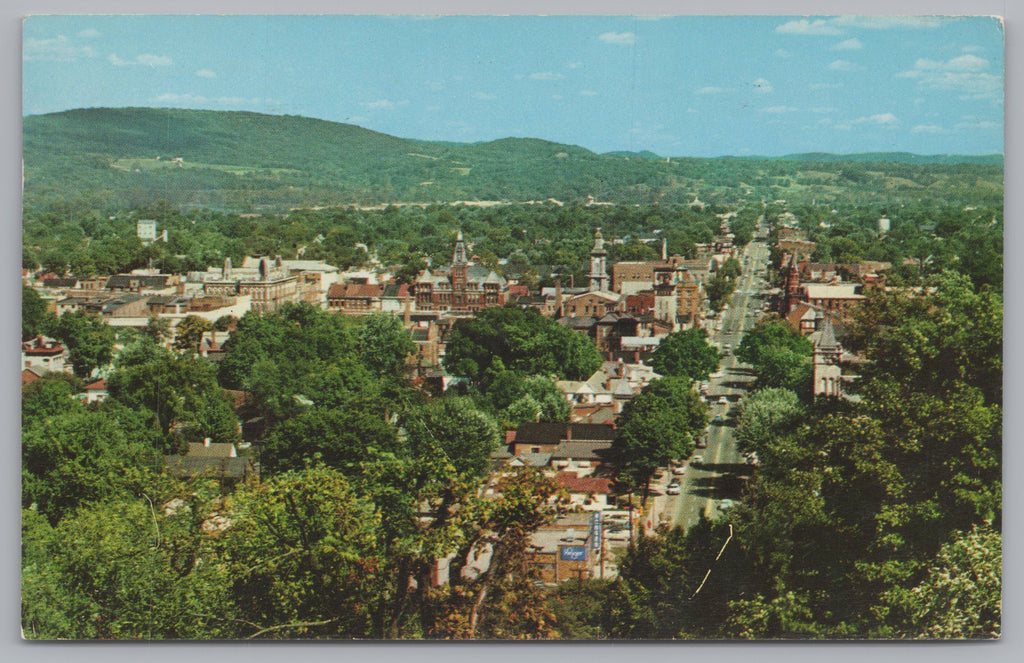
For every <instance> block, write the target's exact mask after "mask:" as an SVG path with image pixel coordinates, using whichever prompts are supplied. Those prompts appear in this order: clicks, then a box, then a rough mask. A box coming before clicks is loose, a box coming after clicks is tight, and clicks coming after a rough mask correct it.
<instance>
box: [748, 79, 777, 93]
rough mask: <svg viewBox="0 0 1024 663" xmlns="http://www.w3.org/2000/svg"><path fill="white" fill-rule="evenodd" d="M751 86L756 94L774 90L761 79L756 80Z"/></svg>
mask: <svg viewBox="0 0 1024 663" xmlns="http://www.w3.org/2000/svg"><path fill="white" fill-rule="evenodd" d="M751 85H753V86H754V89H756V90H757V91H758V92H764V93H768V92H771V91H772V90H774V89H775V88H773V87H772V84H771V83H769V82H768V81H767V80H765V79H763V78H758V79H757V80H755V81H754V82H753V83H751Z"/></svg>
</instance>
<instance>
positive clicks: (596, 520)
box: [590, 511, 602, 551]
mask: <svg viewBox="0 0 1024 663" xmlns="http://www.w3.org/2000/svg"><path fill="white" fill-rule="evenodd" d="M601 530H602V527H601V512H600V511H595V512H594V515H592V516H591V517H590V547H591V548H593V549H594V551H598V550H600V549H601Z"/></svg>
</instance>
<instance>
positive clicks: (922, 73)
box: [896, 53, 1003, 101]
mask: <svg viewBox="0 0 1024 663" xmlns="http://www.w3.org/2000/svg"><path fill="white" fill-rule="evenodd" d="M988 65H989V62H988V60H986V59H984V58H980V57H978V56H977V55H972V54H969V53H968V54H964V55H958V56H956V57H954V58H951V59H949V60H947V61H945V62H939V61H937V60H929V59H927V58H919V59H918V60H917V61H916V62H914V68H913V69H910V70H907V71H901V72H899V73H898V74H896V78H908V79H916V80H917V84H918V87H919V88H921V89H926V90H940V91H947V92H959V93H960V95H961V98H962V99H988V100H991V101H999V100H1001V99H1002V91H1003V77H1002V76H1001V75H996V74H989V73H986V72H985V71H983V70H984V69H987V68H988Z"/></svg>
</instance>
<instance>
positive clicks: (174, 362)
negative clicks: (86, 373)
mask: <svg viewBox="0 0 1024 663" xmlns="http://www.w3.org/2000/svg"><path fill="white" fill-rule="evenodd" d="M107 389H108V391H109V392H110V397H111V399H113V400H114V401H116V402H118V403H121V404H123V405H124V406H125V407H128V408H131V409H132V410H134V411H136V412H139V413H140V414H142V415H143V416H145V417H146V418H147V419H148V420H149V421H150V427H151V428H152V429H153V430H156V431H158V432H159V433H160V435H161V436H163V437H164V439H165V440H166V441H167V444H168V446H169V448H173V447H174V446H175V443H174V440H173V439H172V438H171V437H169V434H170V433H171V430H172V427H173V428H175V429H176V430H177V431H179V432H180V434H181V435H182V436H183V438H184V440H185V441H198V440H201V439H203V438H205V437H211V438H213V439H214V440H215V441H217V442H238V441H240V439H241V438H240V433H239V430H238V419H237V418H236V417H235V414H234V412H233V410H232V408H231V404H230V402H229V401H228V398H227V395H226V394H225V393H224V392H223V390H222V389H221V388H220V387H219V386H218V385H217V381H216V369H215V368H214V366H213V365H212V364H211V363H210V362H208V361H207V360H206V359H203V358H202V357H197V356H195V355H191V354H186V355H178V354H176V353H173V352H171V351H169V350H166V349H164V348H162V347H159V346H157V345H155V344H154V343H153V342H152V341H149V340H148V339H147V340H145V341H143V342H142V343H140V344H138V345H136V346H131V347H129V348H126V349H125V351H123V352H122V353H121V356H119V357H118V366H117V368H116V370H114V371H113V372H112V373H111V374H110V377H109V378H108V379H107Z"/></svg>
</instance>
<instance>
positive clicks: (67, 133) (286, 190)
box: [23, 108, 1002, 209]
mask: <svg viewBox="0 0 1024 663" xmlns="http://www.w3.org/2000/svg"><path fill="white" fill-rule="evenodd" d="M23 132H24V133H23V141H24V143H23V144H24V160H25V204H26V205H27V206H31V205H39V204H48V203H52V202H60V201H67V200H71V199H86V200H88V201H90V202H91V203H94V204H93V206H94V207H99V206H104V207H113V208H124V207H133V206H137V205H139V204H147V203H151V202H155V201H158V200H164V201H167V202H169V203H171V204H173V205H180V206H209V207H220V208H232V209H253V208H276V209H280V208H288V207H295V206H313V205H331V204H340V203H380V202H402V201H405V202H450V201H458V200H512V201H525V200H543V199H546V198H557V199H560V200H567V201H577V200H583V199H585V198H586V196H588V195H593V196H594V197H596V198H598V199H599V200H610V201H613V202H624V203H652V202H660V203H683V202H686V201H688V200H690V199H692V197H693V196H694V195H695V194H699V195H700V196H701V198H702V199H716V200H720V201H722V202H729V201H734V200H738V199H758V198H764V199H770V198H778V197H786V198H787V199H794V200H799V199H802V198H805V197H806V198H807V199H808V200H809V199H811V198H816V199H818V200H828V199H829V197H830V196H831V195H833V194H835V193H837V191H838V188H840V187H846V188H850V187H852V188H853V189H855V190H856V189H857V187H861V189H863V191H862V194H863V196H865V197H866V199H870V198H871V196H874V197H875V198H877V197H878V190H879V187H881V189H883V190H886V189H892V190H894V191H896V192H897V193H898V191H900V190H902V189H901V187H903V188H906V189H908V190H909V189H915V191H914V195H918V196H919V195H921V193H922V192H921V191H917V190H916V189H924V190H925V191H927V190H929V187H933V186H934V191H935V194H936V195H944V194H943V193H942V192H943V191H946V190H950V187H951V186H952V187H953V188H954V189H955V188H956V185H957V184H958V183H959V180H958V179H957V178H960V179H962V180H963V181H962V184H963V186H964V187H969V185H971V184H973V183H976V182H977V180H978V178H979V177H980V178H983V179H985V180H986V181H987V182H989V183H990V184H991V185H992V186H989V187H988V188H985V189H984V191H985V195H986V196H989V197H991V196H992V195H993V187H997V188H999V189H1000V191H1001V184H1002V159H1001V157H998V155H995V157H998V160H995V159H994V158H993V157H989V156H986V157H957V156H950V155H939V156H937V157H920V156H917V155H904V154H898V153H877V154H868V155H830V154H804V155H792V156H790V157H785V158H782V159H764V158H760V159H758V158H736V157H726V158H719V159H696V158H685V157H684V158H672V159H669V160H664V159H662V158H661V157H659V156H658V155H656V154H654V153H652V152H646V151H645V152H638V153H629V152H616V153H611V154H603V155H599V154H595V153H594V152H591V151H590V150H586V149H584V148H581V147H577V146H573V145H564V144H560V143H553V142H550V141H545V140H539V139H534V138H503V139H500V140H494V141H487V142H480V143H452V142H439V141H436V142H435V141H422V140H412V139H406V138H398V137H395V136H390V135H387V134H382V133H379V132H375V131H370V130H368V129H363V128H361V127H357V126H354V125H351V124H343V123H339V122H328V121H324V120H316V119H311V118H306V117H298V116H292V115H283V116H278V115H262V114H259V113H250V112H239V111H199V110H178V109H158V108H117V109H114V108H90V109H79V110H72V111H65V112H61V113H52V114H48V115H37V116H29V117H26V118H24V121H23ZM879 161H889V162H891V166H890V165H887V166H885V167H884V168H882V169H881V170H883V171H885V172H883V173H882V175H881V178H882V180H885V181H880V180H879V175H878V173H877V171H878V170H879V168H878V167H877V166H876V165H872V169H871V171H872V172H871V173H869V174H865V173H864V172H861V171H862V170H863V166H862V165H860V164H861V163H862V162H870V163H872V164H875V163H876V162H879ZM951 164H956V168H952V167H949V166H950V165H951ZM965 167H966V168H967V170H965ZM936 169H938V170H936ZM890 170H891V171H892V172H891V173H890V172H889V171H890ZM804 171H813V172H812V175H811V176H805V175H804ZM821 171H829V173H831V175H829V173H825V174H823V173H822V172H821ZM890 174H891V176H892V177H893V178H894V179H892V180H891V181H889V180H888V179H887V178H888V177H889V175H890ZM951 178H952V179H951ZM843 193H844V194H845V193H849V191H847V190H845V189H844V191H843ZM885 195H886V196H887V197H888V199H891V197H892V195H893V191H886V192H885Z"/></svg>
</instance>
